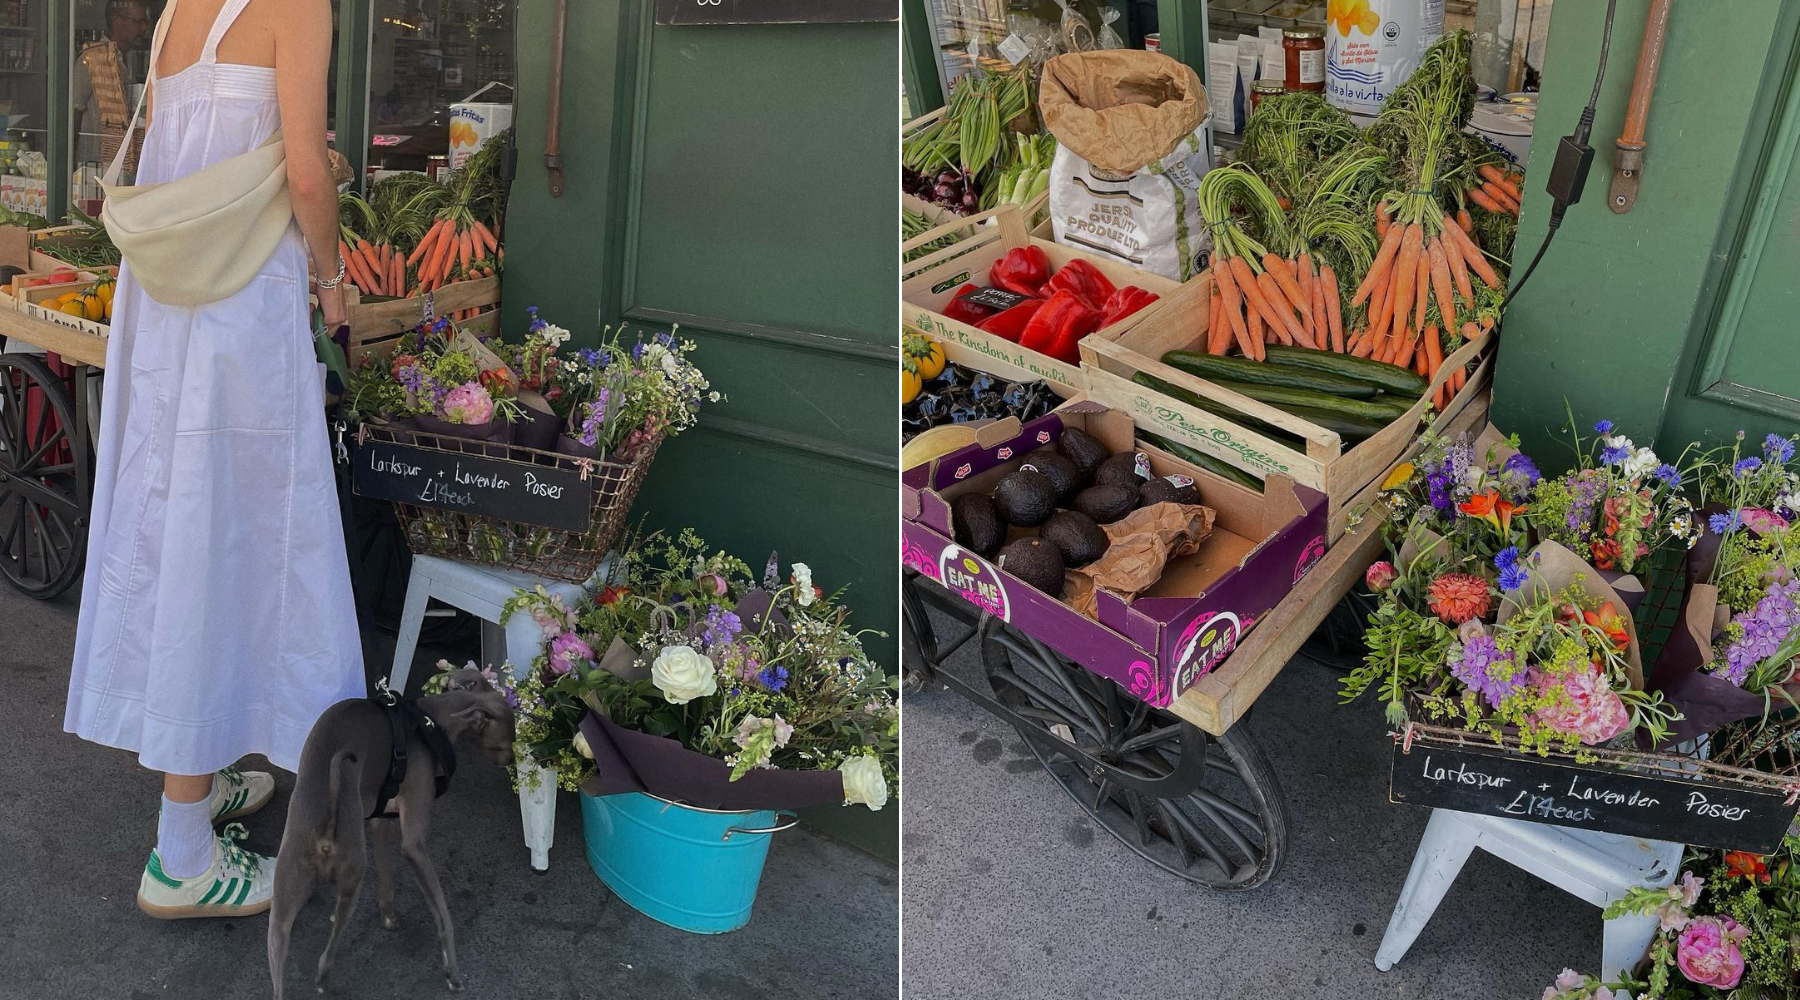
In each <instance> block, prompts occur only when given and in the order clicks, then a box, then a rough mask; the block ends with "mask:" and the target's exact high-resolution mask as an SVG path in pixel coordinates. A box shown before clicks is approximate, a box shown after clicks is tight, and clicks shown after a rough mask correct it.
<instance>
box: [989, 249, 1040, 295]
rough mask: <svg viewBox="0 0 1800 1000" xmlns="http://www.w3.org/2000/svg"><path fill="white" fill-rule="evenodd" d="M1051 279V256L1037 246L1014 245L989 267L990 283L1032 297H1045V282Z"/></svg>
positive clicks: (1016, 293)
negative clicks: (1047, 255)
mask: <svg viewBox="0 0 1800 1000" xmlns="http://www.w3.org/2000/svg"><path fill="white" fill-rule="evenodd" d="M1049 279H1050V258H1048V257H1046V256H1044V251H1043V250H1041V249H1039V248H1037V247H1035V246H1023V247H1014V248H1012V249H1011V250H1008V251H1006V256H1004V257H1002V258H1000V259H999V260H997V261H995V262H994V266H993V267H992V268H989V269H988V284H990V285H993V286H994V287H995V288H1004V289H1006V290H1007V291H1009V292H1012V293H1013V294H1015V295H1029V296H1031V297H1032V298H1039V297H1044V292H1043V287H1044V282H1046V281H1048V280H1049Z"/></svg>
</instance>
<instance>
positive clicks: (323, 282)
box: [313, 255, 344, 288]
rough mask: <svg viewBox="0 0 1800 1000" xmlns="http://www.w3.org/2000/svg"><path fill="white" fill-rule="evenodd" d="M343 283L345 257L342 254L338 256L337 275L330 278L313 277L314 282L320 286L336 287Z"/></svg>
mask: <svg viewBox="0 0 1800 1000" xmlns="http://www.w3.org/2000/svg"><path fill="white" fill-rule="evenodd" d="M343 283H344V258H343V256H342V255H340V256H339V257H338V272H337V277H335V278H331V279H330V280H327V279H325V278H314V279H313V284H315V285H317V286H319V287H320V288H336V287H337V286H339V285H341V284H343Z"/></svg>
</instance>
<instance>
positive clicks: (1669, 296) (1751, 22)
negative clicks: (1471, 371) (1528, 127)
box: [1495, 0, 1800, 461]
mask: <svg viewBox="0 0 1800 1000" xmlns="http://www.w3.org/2000/svg"><path fill="white" fill-rule="evenodd" d="M1643 8H1644V5H1641V4H1620V5H1619V13H1618V19H1617V21H1616V22H1615V26H1614V30H1613V47H1612V59H1611V63H1610V65H1609V67H1608V70H1607V79H1606V85H1605V90H1604V91H1603V93H1602V97H1601V101H1600V105H1599V115H1598V118H1597V120H1596V122H1595V126H1594V138H1593V145H1594V146H1595V148H1596V158H1595V166H1594V171H1593V173H1592V175H1590V177H1589V179H1588V185H1587V190H1586V193H1585V196H1584V200H1583V201H1582V202H1581V204H1579V205H1577V206H1576V207H1575V208H1574V209H1572V210H1571V211H1570V212H1569V215H1568V217H1567V220H1566V221H1565V222H1564V224H1563V227H1562V230H1561V232H1560V233H1559V234H1558V235H1557V237H1556V241H1555V242H1554V243H1552V244H1551V248H1550V250H1549V252H1548V254H1547V255H1546V256H1545V258H1544V261H1543V263H1542V264H1541V265H1540V267H1539V269H1538V272H1537V274H1536V275H1535V276H1533V277H1532V279H1531V281H1530V283H1529V284H1528V285H1527V287H1526V288H1525V290H1524V291H1523V293H1522V294H1521V295H1520V297H1519V299H1518V301H1517V302H1515V303H1514V304H1513V305H1512V306H1511V307H1510V309H1509V311H1508V314H1507V318H1506V328H1505V332H1504V335H1503V338H1502V340H1503V343H1502V348H1501V354H1500V363H1499V369H1498V373H1497V376H1496V381H1495V418H1496V421H1497V422H1498V423H1499V424H1500V425H1501V426H1502V427H1503V428H1506V429H1517V430H1518V431H1519V432H1520V433H1521V434H1522V435H1524V437H1525V438H1526V442H1527V444H1528V446H1529V445H1532V444H1533V443H1536V444H1538V445H1539V450H1540V451H1541V452H1542V453H1543V454H1544V455H1545V456H1546V457H1549V458H1551V459H1552V460H1553V461H1554V459H1555V457H1556V455H1557V454H1558V453H1557V452H1556V451H1555V450H1554V449H1552V448H1550V447H1548V444H1547V442H1548V440H1549V436H1550V434H1551V432H1552V430H1553V429H1554V428H1556V427H1559V426H1560V425H1561V423H1562V422H1563V419H1564V406H1565V401H1566V402H1567V403H1568V404H1569V405H1570V406H1572V408H1573V410H1574V411H1575V415H1576V416H1577V418H1578V419H1580V420H1581V421H1582V422H1583V423H1584V424H1586V423H1591V422H1592V421H1593V420H1595V419H1597V418H1599V417H1603V416H1604V417H1609V418H1611V419H1613V420H1615V421H1617V422H1618V423H1619V425H1620V426H1621V427H1622V428H1625V429H1626V430H1627V432H1628V433H1630V434H1632V435H1633V436H1634V437H1636V438H1637V439H1638V440H1640V441H1643V440H1647V439H1653V440H1655V441H1656V442H1657V443H1658V445H1659V447H1660V448H1662V449H1664V450H1666V449H1668V448H1670V447H1679V445H1680V444H1682V443H1684V442H1686V441H1691V440H1696V439H1700V440H1707V441H1713V442H1725V441H1728V440H1729V439H1730V438H1731V436H1732V435H1733V434H1735V433H1736V432H1737V431H1738V429H1740V428H1743V429H1745V430H1747V431H1748V432H1749V433H1750V434H1751V435H1752V437H1753V438H1755V439H1760V438H1761V437H1762V435H1763V434H1765V433H1767V432H1770V431H1779V432H1782V433H1791V432H1793V431H1794V430H1796V429H1800V355H1797V354H1796V352H1795V351H1794V350H1793V348H1792V343H1793V336H1792V333H1791V330H1792V327H1793V320H1792V316H1793V314H1794V308H1795V306H1796V305H1800V297H1797V295H1796V292H1795V284H1794V276H1795V275H1796V274H1800V166H1797V164H1796V144H1797V142H1800V85H1797V84H1796V67H1797V65H1800V4H1793V3H1783V2H1781V0H1734V2H1732V3H1729V4H1705V5H1681V4H1677V5H1676V6H1675V9H1674V14H1673V17H1672V18H1671V20H1670V25H1669V37H1668V41H1667V44H1666V46H1665V50H1664V52H1665V55H1664V60H1663V64H1662V70H1661V73H1660V75H1659V77H1658V80H1657V87H1656V96H1655V100H1654V102H1653V103H1652V105H1651V113H1650V119H1649V126H1648V130H1647V135H1648V139H1649V143H1650V148H1649V152H1648V154H1647V161H1646V167H1645V171H1644V175H1643V179H1642V188H1641V192H1640V195H1639V198H1638V202H1637V204H1636V206H1635V207H1634V208H1633V209H1632V211H1631V212H1629V213H1627V214H1625V215H1615V214H1613V212H1612V211H1610V210H1609V209H1608V207H1607V205H1606V203H1605V202H1606V197H1607V188H1608V186H1609V185H1610V183H1611V176H1612V143H1613V139H1614V138H1616V137H1617V136H1618V133H1619V128H1620V124H1621V122H1622V120H1623V118H1624V113H1625V104H1626V99H1627V93H1628V91H1629V89H1630V85H1631V78H1632V73H1633V69H1634V68H1635V65H1636V53H1637V44H1636V42H1637V40H1638V39H1639V38H1640V37H1641V36H1642V31H1643V24H1644V16H1645V11H1644V9H1643ZM1604 9H1605V5H1603V4H1598V3H1596V4H1559V5H1558V6H1557V9H1556V13H1555V19H1554V21H1553V22H1552V23H1551V30H1550V41H1549V51H1548V54H1547V59H1546V66H1545V72H1544V80H1545V85H1544V93H1543V96H1542V102H1541V104H1540V109H1539V113H1538V121H1537V132H1538V135H1537V139H1536V141H1534V143H1533V146H1532V152H1533V157H1532V161H1531V164H1530V168H1529V169H1530V173H1531V176H1532V177H1533V178H1534V179H1533V180H1532V181H1531V182H1530V183H1529V184H1528V185H1527V187H1528V188H1530V189H1532V190H1530V191H1528V192H1527V194H1526V198H1525V204H1524V222H1523V224H1522V226H1521V227H1520V232H1519V240H1518V245H1517V249H1516V250H1515V254H1516V255H1520V256H1523V255H1527V254H1530V253H1532V252H1534V251H1535V250H1536V248H1537V245H1538V242H1539V241H1540V240H1541V239H1542V237H1543V232H1544V220H1545V218H1546V217H1547V214H1548V211H1549V203H1548V197H1547V196H1546V195H1545V194H1544V193H1543V184H1542V183H1541V181H1539V180H1537V178H1541V177H1542V176H1543V175H1544V172H1545V171H1547V170H1548V163H1549V160H1550V158H1551V156H1552V155H1553V154H1554V152H1555V148H1556V146H1555V138H1556V136H1558V135H1560V134H1562V133H1564V132H1567V131H1569V130H1570V129H1571V128H1572V127H1573V125H1574V122H1575V120H1576V116H1577V115H1579V114H1580V111H1581V107H1582V105H1583V103H1584V102H1585V101H1586V100H1587V97H1588V93H1589V91H1590V89H1591V88H1592V81H1593V73H1594V60H1595V58H1596V55H1597V53H1598V51H1599V43H1600V26H1601V23H1602V20H1603V15H1604Z"/></svg>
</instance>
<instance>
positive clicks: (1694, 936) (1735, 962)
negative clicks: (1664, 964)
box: [1675, 917, 1750, 990]
mask: <svg viewBox="0 0 1800 1000" xmlns="http://www.w3.org/2000/svg"><path fill="white" fill-rule="evenodd" d="M1749 936H1750V932H1749V931H1747V930H1745V929H1744V928H1742V927H1740V926H1739V925H1738V922H1737V921H1735V920H1733V919H1731V918H1730V917H1695V918H1694V919H1693V920H1690V921H1688V925H1687V926H1686V927H1684V928H1682V930H1681V937H1680V939H1679V940H1678V941H1677V942H1676V946H1675V964H1676V965H1679V966H1680V967H1681V974H1682V975H1684V976H1686V977H1688V978H1689V979H1691V980H1693V981H1694V982H1696V983H1699V984H1701V985H1702V986H1716V987H1718V988H1719V989H1722V990H1729V989H1731V988H1733V987H1735V986H1737V984H1738V980H1740V979H1742V978H1743V977H1744V953H1743V952H1741V951H1739V950H1738V942H1739V941H1742V940H1743V939H1744V938H1746V937H1749Z"/></svg>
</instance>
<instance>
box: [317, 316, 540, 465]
mask: <svg viewBox="0 0 1800 1000" xmlns="http://www.w3.org/2000/svg"><path fill="white" fill-rule="evenodd" d="M517 393H518V379H517V377H516V376H515V375H514V373H513V371H512V369H511V368H509V367H508V366H507V364H506V363H505V362H504V361H503V360H501V358H500V357H499V356H498V355H496V354H495V353H494V352H493V351H492V350H490V349H489V348H488V347H487V346H486V345H485V344H483V343H482V342H481V341H480V340H479V339H477V338H475V337H474V336H472V335H470V334H469V333H467V332H466V331H464V330H461V329H459V328H457V327H455V326H454V325H452V324H451V323H450V321H449V320H447V319H439V320H437V321H436V322H435V323H432V324H429V325H422V326H420V327H419V328H418V329H416V330H414V331H413V332H412V333H411V334H408V335H407V336H406V337H404V338H402V339H401V342H400V344H399V345H398V346H397V348H396V350H395V353H394V355H393V356H392V357H390V358H387V359H385V360H384V359H382V358H380V357H378V356H376V355H374V354H370V355H367V356H365V357H364V358H363V359H362V361H361V363H359V364H358V365H357V366H356V368H355V369H354V370H353V371H352V372H351V379H350V390H349V396H348V399H349V404H350V409H351V410H352V411H353V412H354V413H356V414H359V415H362V416H364V417H365V418H368V417H373V418H374V419H376V420H377V421H381V422H387V423H397V424H399V425H400V426H402V427H405V426H406V425H408V424H410V425H411V426H413V427H416V428H417V429H418V430H421V431H424V432H426V433H429V434H434V435H438V436H440V437H458V438H471V439H474V440H479V441H489V442H494V443H496V444H501V445H505V444H508V443H510V442H511V441H512V423H513V421H515V420H517V419H518V418H519V416H520V414H521V412H522V409H521V406H520V403H519V401H518V398H517ZM502 450H503V449H502Z"/></svg>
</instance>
